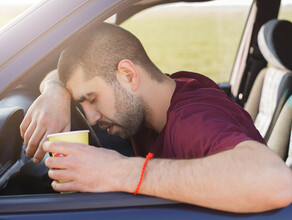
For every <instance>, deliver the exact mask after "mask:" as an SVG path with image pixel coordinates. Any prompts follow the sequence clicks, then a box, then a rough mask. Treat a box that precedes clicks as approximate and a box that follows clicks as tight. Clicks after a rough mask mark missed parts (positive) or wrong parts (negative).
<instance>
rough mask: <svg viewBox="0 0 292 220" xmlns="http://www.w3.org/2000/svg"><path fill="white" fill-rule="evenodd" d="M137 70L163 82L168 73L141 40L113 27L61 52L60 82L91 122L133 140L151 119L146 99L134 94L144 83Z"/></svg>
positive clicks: (107, 27) (92, 34)
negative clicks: (146, 120)
mask: <svg viewBox="0 0 292 220" xmlns="http://www.w3.org/2000/svg"><path fill="white" fill-rule="evenodd" d="M137 69H140V70H141V69H142V70H143V72H145V74H146V75H148V76H149V78H150V79H152V80H155V81H156V82H161V81H162V75H163V74H162V73H161V72H160V71H159V70H158V69H157V68H156V66H155V65H154V64H153V63H152V62H151V60H150V59H149V58H148V56H147V54H146V52H145V50H144V48H143V46H142V45H141V43H140V41H139V40H138V39H137V38H136V37H135V36H133V35H132V34H131V33H129V32H127V31H126V30H124V29H122V28H120V27H117V26H114V25H110V24H102V25H100V26H99V27H98V28H97V29H95V30H93V31H91V32H89V33H87V34H85V35H84V36H82V37H81V38H80V39H79V40H78V41H76V42H75V43H74V44H72V45H71V46H70V47H68V48H67V49H66V50H64V51H63V52H62V54H61V57H60V59H59V63H58V72H59V79H60V81H61V83H62V84H63V85H64V86H66V87H67V88H68V90H69V91H70V93H71V95H72V97H73V99H74V100H75V101H77V102H79V103H80V104H81V106H82V108H83V110H84V112H85V115H86V117H87V119H88V121H89V122H90V123H91V124H95V123H97V124H98V125H99V126H100V127H102V128H105V129H108V132H109V134H117V135H120V136H122V137H125V138H129V137H132V136H133V135H134V134H135V133H136V132H137V131H138V130H139V128H140V127H141V126H142V124H143V123H144V121H145V118H146V116H147V115H149V114H150V113H149V112H150V111H149V108H148V106H147V104H145V102H144V101H143V99H142V97H141V96H139V95H136V94H134V93H133V92H132V91H135V90H136V89H137V86H138V84H139V80H140V78H139V76H138V75H139V74H137V72H138V71H137ZM128 73H129V74H128ZM125 81H126V83H124V82H125ZM128 82H129V83H128ZM125 85H126V86H125ZM128 85H130V86H128Z"/></svg>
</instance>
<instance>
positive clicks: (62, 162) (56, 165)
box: [45, 157, 70, 169]
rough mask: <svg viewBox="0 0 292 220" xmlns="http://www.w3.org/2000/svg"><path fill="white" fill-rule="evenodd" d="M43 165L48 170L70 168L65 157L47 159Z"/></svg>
mask: <svg viewBox="0 0 292 220" xmlns="http://www.w3.org/2000/svg"><path fill="white" fill-rule="evenodd" d="M45 165H46V166H47V167H48V168H50V169H68V168H69V167H70V163H68V160H67V159H66V158H65V157H48V158H47V159H46V160H45Z"/></svg>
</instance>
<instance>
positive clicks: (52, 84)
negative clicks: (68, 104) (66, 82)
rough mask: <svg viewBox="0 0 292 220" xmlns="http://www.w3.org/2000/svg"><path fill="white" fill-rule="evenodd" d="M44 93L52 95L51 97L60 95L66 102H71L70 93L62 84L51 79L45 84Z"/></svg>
mask: <svg viewBox="0 0 292 220" xmlns="http://www.w3.org/2000/svg"><path fill="white" fill-rule="evenodd" d="M41 92H42V93H46V92H48V93H50V94H51V95H53V94H54V93H55V94H58V95H61V96H62V97H63V98H65V99H66V100H71V95H70V93H69V91H68V90H67V89H66V88H65V87H64V86H62V85H61V83H60V82H59V81H58V80H54V79H49V80H47V81H46V82H45V83H44V88H43V91H41Z"/></svg>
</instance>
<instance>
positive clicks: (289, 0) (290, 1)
mask: <svg viewBox="0 0 292 220" xmlns="http://www.w3.org/2000/svg"><path fill="white" fill-rule="evenodd" d="M279 19H281V20H282V19H283V20H288V21H291V22H292V0H282V1H281V8H280V12H279Z"/></svg>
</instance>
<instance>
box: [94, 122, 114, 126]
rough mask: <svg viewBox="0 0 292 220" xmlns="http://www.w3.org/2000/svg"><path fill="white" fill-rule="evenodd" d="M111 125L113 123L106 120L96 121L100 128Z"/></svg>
mask: <svg viewBox="0 0 292 220" xmlns="http://www.w3.org/2000/svg"><path fill="white" fill-rule="evenodd" d="M111 125H113V123H111V122H107V121H99V122H97V126H98V127H100V128H108V127H110V126H111Z"/></svg>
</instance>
